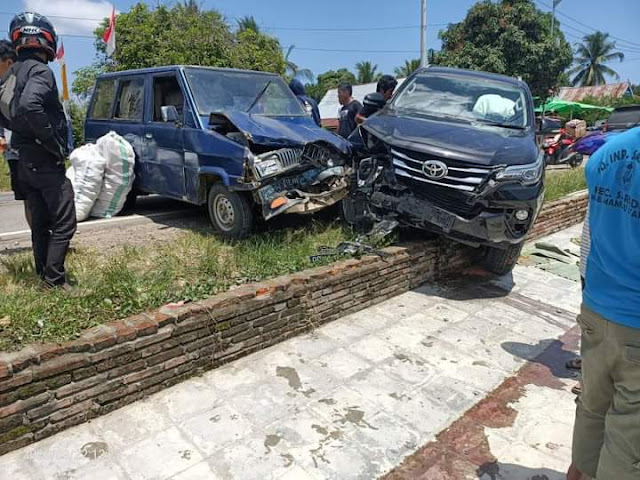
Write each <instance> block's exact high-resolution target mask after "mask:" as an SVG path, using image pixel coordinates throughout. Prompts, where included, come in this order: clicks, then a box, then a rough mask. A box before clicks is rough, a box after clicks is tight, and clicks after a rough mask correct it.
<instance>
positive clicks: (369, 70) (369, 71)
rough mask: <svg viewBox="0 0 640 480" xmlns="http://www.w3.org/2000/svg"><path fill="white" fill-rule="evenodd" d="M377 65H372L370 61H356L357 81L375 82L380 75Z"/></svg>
mask: <svg viewBox="0 0 640 480" xmlns="http://www.w3.org/2000/svg"><path fill="white" fill-rule="evenodd" d="M377 70H378V65H372V64H371V62H358V63H356V72H357V81H358V83H360V84H362V83H373V82H377V81H378V80H379V79H380V77H381V76H382V74H381V73H379V72H377Z"/></svg>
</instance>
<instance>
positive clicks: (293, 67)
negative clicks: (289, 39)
mask: <svg viewBox="0 0 640 480" xmlns="http://www.w3.org/2000/svg"><path fill="white" fill-rule="evenodd" d="M294 48H296V46H295V45H289V48H287V53H286V55H285V56H284V62H285V76H286V77H287V80H292V79H294V78H296V77H297V78H299V79H300V80H306V81H308V82H312V81H313V72H312V71H311V70H309V69H308V68H300V67H298V65H297V64H296V63H295V62H294V61H293V60H291V59H290V58H289V57H290V56H291V52H293V49H294Z"/></svg>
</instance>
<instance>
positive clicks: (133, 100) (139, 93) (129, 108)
mask: <svg viewBox="0 0 640 480" xmlns="http://www.w3.org/2000/svg"><path fill="white" fill-rule="evenodd" d="M143 112H144V78H134V79H131V80H121V81H120V92H119V95H118V100H117V103H116V111H115V115H114V118H117V119H119V120H142V114H143Z"/></svg>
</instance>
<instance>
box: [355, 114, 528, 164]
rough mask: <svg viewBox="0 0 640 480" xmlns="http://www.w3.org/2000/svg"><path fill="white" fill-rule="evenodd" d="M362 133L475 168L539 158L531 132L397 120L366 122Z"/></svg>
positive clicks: (384, 116) (383, 117)
mask: <svg viewBox="0 0 640 480" xmlns="http://www.w3.org/2000/svg"><path fill="white" fill-rule="evenodd" d="M362 128H364V129H365V130H367V131H368V132H369V133H371V134H373V135H374V136H376V137H378V138H379V139H381V140H382V141H384V142H385V143H388V144H390V145H391V146H397V147H402V148H408V149H410V150H415V151H420V152H424V153H427V154H433V155H435V156H438V157H444V158H451V159H456V160H461V161H464V162H470V163H477V164H478V165H489V166H493V165H523V164H527V163H533V162H534V161H535V160H536V158H537V155H538V147H537V145H536V142H535V135H534V133H533V132H532V131H518V130H508V129H502V128H497V127H489V126H483V125H468V124H462V123H454V122H446V121H437V120H430V119H425V118H417V117H404V116H397V115H395V114H393V113H390V112H383V113H382V114H381V115H376V116H373V117H371V118H369V119H368V120H367V121H366V122H365V123H364V125H363V127H362Z"/></svg>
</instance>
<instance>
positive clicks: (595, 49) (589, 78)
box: [569, 32, 624, 87]
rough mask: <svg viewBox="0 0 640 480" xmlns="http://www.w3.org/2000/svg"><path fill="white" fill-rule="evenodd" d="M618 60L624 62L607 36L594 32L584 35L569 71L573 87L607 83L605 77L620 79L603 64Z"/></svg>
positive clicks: (614, 43)
mask: <svg viewBox="0 0 640 480" xmlns="http://www.w3.org/2000/svg"><path fill="white" fill-rule="evenodd" d="M615 59H618V60H620V61H622V60H624V54H623V53H622V52H618V51H616V42H614V41H611V40H609V34H608V33H603V32H595V33H591V34H589V35H585V37H584V39H583V43H581V44H579V45H578V47H577V48H576V57H575V59H574V61H575V63H576V64H577V65H576V66H575V67H574V68H572V69H571V70H570V71H569V74H570V75H573V74H575V75H576V76H575V77H574V78H573V82H572V83H573V85H574V86H581V87H590V86H593V85H603V84H605V83H607V80H606V79H605V75H608V76H610V77H613V78H615V79H618V78H620V77H619V76H618V73H617V72H616V71H614V70H612V69H611V68H609V67H607V66H606V65H605V63H607V62H610V61H612V60H615Z"/></svg>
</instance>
